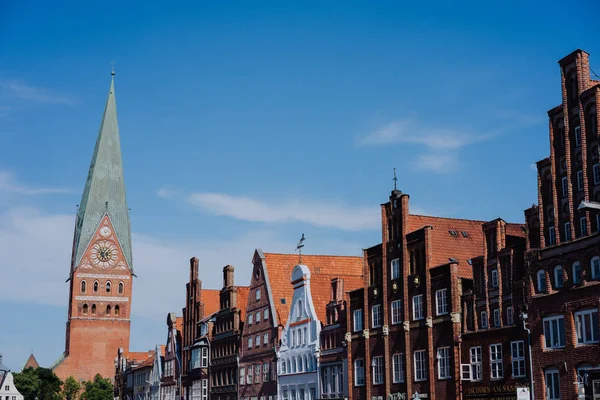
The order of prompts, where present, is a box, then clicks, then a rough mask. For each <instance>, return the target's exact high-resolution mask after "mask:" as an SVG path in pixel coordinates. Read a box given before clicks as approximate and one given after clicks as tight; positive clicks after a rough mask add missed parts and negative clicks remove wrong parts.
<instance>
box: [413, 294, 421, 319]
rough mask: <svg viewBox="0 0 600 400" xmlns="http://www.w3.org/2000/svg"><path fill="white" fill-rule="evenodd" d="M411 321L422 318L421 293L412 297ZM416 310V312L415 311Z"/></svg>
mask: <svg viewBox="0 0 600 400" xmlns="http://www.w3.org/2000/svg"><path fill="white" fill-rule="evenodd" d="M412 311H413V321H419V320H422V319H423V318H424V315H423V314H424V313H423V295H422V294H417V295H414V296H413V297H412ZM417 311H418V313H417Z"/></svg>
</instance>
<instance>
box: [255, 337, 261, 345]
mask: <svg viewBox="0 0 600 400" xmlns="http://www.w3.org/2000/svg"><path fill="white" fill-rule="evenodd" d="M254 347H260V335H256V337H255V338H254Z"/></svg>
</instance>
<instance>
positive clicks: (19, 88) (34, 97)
mask: <svg viewBox="0 0 600 400" xmlns="http://www.w3.org/2000/svg"><path fill="white" fill-rule="evenodd" d="M0 89H2V91H1V92H0V94H2V98H3V99H4V100H7V101H14V100H21V101H25V102H31V103H42V104H59V105H68V106H75V105H77V104H78V103H79V101H78V100H77V99H76V98H75V97H73V96H69V95H66V94H62V93H58V92H56V91H53V90H49V89H45V88H42V87H36V86H32V85H29V84H27V83H25V82H23V81H20V80H14V79H9V80H5V81H2V82H0Z"/></svg>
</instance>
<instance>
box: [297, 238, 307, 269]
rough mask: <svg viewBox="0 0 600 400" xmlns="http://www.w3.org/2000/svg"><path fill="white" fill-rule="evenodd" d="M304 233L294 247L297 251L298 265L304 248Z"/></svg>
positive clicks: (300, 262)
mask: <svg viewBox="0 0 600 400" xmlns="http://www.w3.org/2000/svg"><path fill="white" fill-rule="evenodd" d="M304 240H305V239H304V233H303V234H302V237H301V238H300V241H299V242H298V244H297V245H296V251H298V264H302V248H303V247H304V243H303V242H304Z"/></svg>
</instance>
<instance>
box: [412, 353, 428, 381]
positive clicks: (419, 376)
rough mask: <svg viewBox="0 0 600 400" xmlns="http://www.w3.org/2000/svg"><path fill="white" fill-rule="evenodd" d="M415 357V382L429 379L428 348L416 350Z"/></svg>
mask: <svg viewBox="0 0 600 400" xmlns="http://www.w3.org/2000/svg"><path fill="white" fill-rule="evenodd" d="M413 357H414V368H415V382H423V381H426V380H427V370H428V368H429V367H428V365H427V352H426V350H416V351H415V352H414V353H413Z"/></svg>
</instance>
